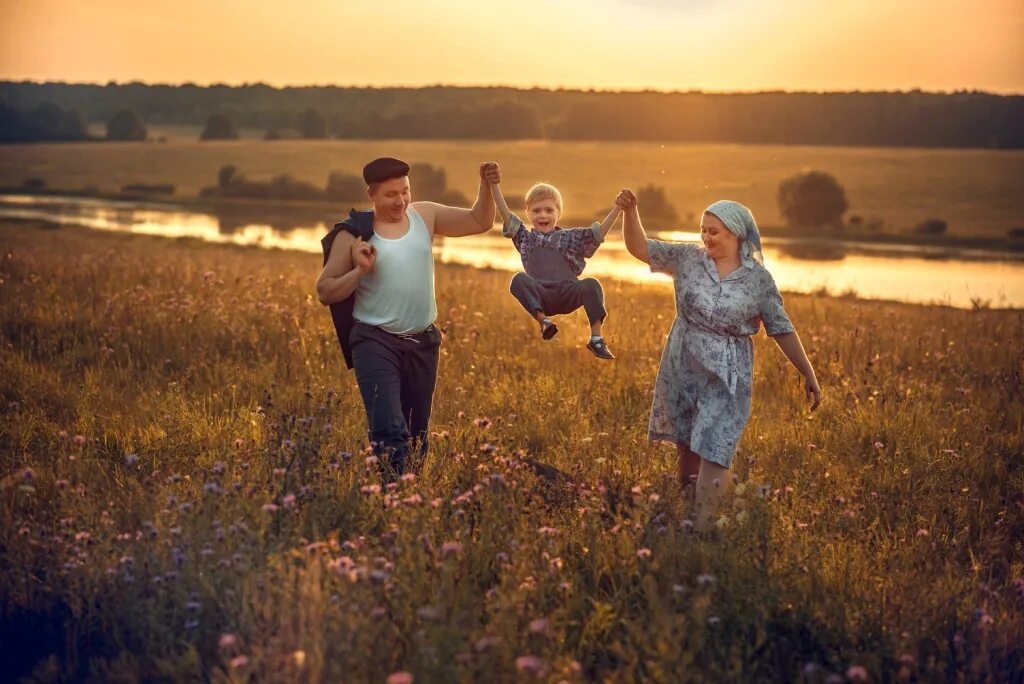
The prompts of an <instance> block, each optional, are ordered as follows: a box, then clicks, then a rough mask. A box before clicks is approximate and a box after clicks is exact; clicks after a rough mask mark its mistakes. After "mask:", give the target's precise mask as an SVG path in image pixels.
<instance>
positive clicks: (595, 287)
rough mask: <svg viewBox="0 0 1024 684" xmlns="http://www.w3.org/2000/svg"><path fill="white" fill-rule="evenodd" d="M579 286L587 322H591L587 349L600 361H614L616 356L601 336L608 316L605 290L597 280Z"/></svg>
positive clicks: (587, 281)
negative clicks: (605, 304) (605, 305)
mask: <svg viewBox="0 0 1024 684" xmlns="http://www.w3.org/2000/svg"><path fill="white" fill-rule="evenodd" d="M579 285H580V298H581V299H582V300H583V309H584V311H586V312H587V320H589V321H590V341H589V342H587V349H589V350H590V351H591V352H593V354H594V356H596V357H597V358H599V359H614V358H615V355H614V354H612V351H611V349H609V348H608V343H607V342H605V341H604V337H603V336H602V335H601V326H603V325H604V319H605V318H606V317H607V316H608V311H607V310H606V309H605V308H604V290H603V289H602V288H601V283H600V281H598V280H597V279H596V278H584V279H583V280H581V281H579Z"/></svg>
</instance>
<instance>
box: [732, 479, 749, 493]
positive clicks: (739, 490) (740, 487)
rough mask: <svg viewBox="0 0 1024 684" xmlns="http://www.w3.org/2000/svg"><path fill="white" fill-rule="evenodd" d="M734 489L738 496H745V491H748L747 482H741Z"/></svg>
mask: <svg viewBox="0 0 1024 684" xmlns="http://www.w3.org/2000/svg"><path fill="white" fill-rule="evenodd" d="M732 491H733V494H735V495H736V496H743V492H745V491H747V484H746V483H745V482H740V483H739V484H737V485H736V486H735V487H734V488H733V490H732Z"/></svg>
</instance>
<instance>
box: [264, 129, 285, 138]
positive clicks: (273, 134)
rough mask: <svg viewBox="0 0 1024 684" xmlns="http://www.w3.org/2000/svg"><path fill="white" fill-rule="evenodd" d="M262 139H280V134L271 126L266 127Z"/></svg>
mask: <svg viewBox="0 0 1024 684" xmlns="http://www.w3.org/2000/svg"><path fill="white" fill-rule="evenodd" d="M263 139H264V140H280V139H281V134H280V133H278V132H277V129H276V128H271V129H268V130H267V132H266V133H265V134H264V135H263Z"/></svg>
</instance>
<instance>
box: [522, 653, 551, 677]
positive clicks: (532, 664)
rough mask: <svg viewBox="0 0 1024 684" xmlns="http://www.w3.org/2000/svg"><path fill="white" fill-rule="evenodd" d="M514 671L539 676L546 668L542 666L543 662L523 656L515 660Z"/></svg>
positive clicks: (534, 657)
mask: <svg viewBox="0 0 1024 684" xmlns="http://www.w3.org/2000/svg"><path fill="white" fill-rule="evenodd" d="M516 669H517V670H518V671H520V672H528V673H530V674H533V675H538V676H540V675H542V674H543V673H544V671H545V670H546V669H547V668H546V666H545V665H544V661H543V660H541V659H540V658H538V657H537V656H533V655H525V656H519V657H518V658H516Z"/></svg>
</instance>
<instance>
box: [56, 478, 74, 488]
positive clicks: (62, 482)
mask: <svg viewBox="0 0 1024 684" xmlns="http://www.w3.org/2000/svg"><path fill="white" fill-rule="evenodd" d="M70 485H71V483H70V482H68V481H67V480H57V481H56V482H54V483H53V486H54V487H56V488H57V489H67V488H68V487H69V486H70Z"/></svg>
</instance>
